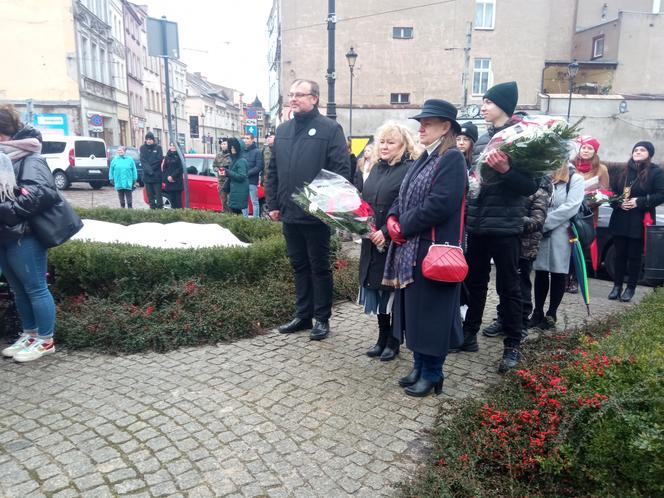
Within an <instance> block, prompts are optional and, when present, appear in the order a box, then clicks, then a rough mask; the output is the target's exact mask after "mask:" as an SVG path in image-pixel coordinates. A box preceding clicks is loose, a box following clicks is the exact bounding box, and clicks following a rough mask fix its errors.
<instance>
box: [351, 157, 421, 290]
mask: <svg viewBox="0 0 664 498" xmlns="http://www.w3.org/2000/svg"><path fill="white" fill-rule="evenodd" d="M412 164H413V161H411V160H405V159H402V160H401V161H400V162H398V163H396V164H394V165H392V166H390V165H389V164H387V162H386V161H380V162H379V163H378V164H376V165H375V166H374V167H373V169H372V170H371V173H370V174H369V177H368V178H367V181H366V183H365V184H364V190H363V191H362V198H363V199H364V200H365V201H367V202H368V203H369V205H370V206H371V209H373V210H374V215H375V220H374V221H375V223H376V228H378V229H379V230H380V231H382V232H383V235H385V239H386V242H387V244H389V242H390V236H389V234H388V232H387V225H386V222H387V213H388V211H389V210H390V207H391V206H392V204H393V203H394V200H395V199H396V198H397V196H398V195H399V187H401V182H402V181H403V179H404V176H405V175H406V172H407V171H408V168H409V167H410V166H411V165H412ZM386 258H387V247H386V248H385V250H383V252H380V251H378V248H377V247H376V246H375V245H374V244H373V243H372V242H371V241H370V240H369V239H362V250H361V252H360V285H361V286H363V287H366V288H368V289H382V290H394V288H393V287H386V286H384V285H381V282H382V280H383V271H384V270H385V259H386Z"/></svg>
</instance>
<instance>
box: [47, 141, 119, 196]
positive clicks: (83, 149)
mask: <svg viewBox="0 0 664 498" xmlns="http://www.w3.org/2000/svg"><path fill="white" fill-rule="evenodd" d="M42 140H43V141H42V156H44V159H46V162H47V163H48V166H49V167H50V168H51V172H52V173H53V178H54V179H55V185H56V186H57V187H58V188H59V189H61V190H62V189H66V188H67V187H69V185H70V184H72V183H75V182H85V183H89V184H90V186H91V187H92V188H94V189H100V188H102V187H103V186H104V185H108V183H109V182H108V160H107V158H106V144H105V143H104V141H103V140H102V139H101V138H94V137H77V136H64V135H44V136H43V137H42Z"/></svg>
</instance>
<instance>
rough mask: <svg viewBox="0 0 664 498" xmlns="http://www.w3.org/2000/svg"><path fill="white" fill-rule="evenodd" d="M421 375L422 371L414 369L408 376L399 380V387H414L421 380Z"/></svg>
mask: <svg viewBox="0 0 664 498" xmlns="http://www.w3.org/2000/svg"><path fill="white" fill-rule="evenodd" d="M421 373H422V370H419V369H417V368H413V369H412V370H411V371H410V373H409V374H408V375H406V376H405V377H401V378H400V379H399V385H400V386H401V387H408V386H412V385H413V384H415V382H417V381H418V380H419V378H420V374H421Z"/></svg>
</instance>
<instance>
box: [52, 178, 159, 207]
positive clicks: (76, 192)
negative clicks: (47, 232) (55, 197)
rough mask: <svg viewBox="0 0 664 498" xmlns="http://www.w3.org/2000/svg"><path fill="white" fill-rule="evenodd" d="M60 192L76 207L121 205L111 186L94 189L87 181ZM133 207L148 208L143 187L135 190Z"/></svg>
mask: <svg viewBox="0 0 664 498" xmlns="http://www.w3.org/2000/svg"><path fill="white" fill-rule="evenodd" d="M60 192H61V193H62V195H63V197H64V198H65V199H67V200H68V201H69V202H70V203H71V204H72V205H73V206H76V207H82V208H92V207H110V208H119V207H120V201H119V200H118V194H117V193H116V192H115V189H114V188H113V187H110V186H106V187H103V188H101V189H99V190H94V189H93V188H92V187H90V186H89V185H88V184H87V183H74V184H73V185H72V186H71V187H69V188H68V189H67V190H61V191H60ZM133 207H134V209H148V205H147V204H146V203H145V202H144V201H143V187H139V188H137V189H136V190H134V195H133Z"/></svg>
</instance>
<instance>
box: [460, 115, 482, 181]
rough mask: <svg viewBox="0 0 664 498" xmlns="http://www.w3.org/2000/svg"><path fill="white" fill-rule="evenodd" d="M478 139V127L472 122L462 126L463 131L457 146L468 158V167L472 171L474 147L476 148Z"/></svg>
mask: <svg viewBox="0 0 664 498" xmlns="http://www.w3.org/2000/svg"><path fill="white" fill-rule="evenodd" d="M477 137H478V132H477V126H475V125H474V124H473V123H472V122H470V121H466V122H465V123H462V124H461V131H460V132H459V134H458V135H457V137H456V146H457V148H458V149H459V150H460V151H461V153H462V154H463V157H465V158H466V166H467V168H468V170H470V168H471V167H472V165H473V147H475V142H477Z"/></svg>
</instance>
